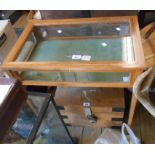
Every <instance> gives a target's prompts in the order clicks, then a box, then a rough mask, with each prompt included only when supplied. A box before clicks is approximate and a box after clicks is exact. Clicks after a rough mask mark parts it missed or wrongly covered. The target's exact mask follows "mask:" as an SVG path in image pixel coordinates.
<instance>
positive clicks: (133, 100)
mask: <svg viewBox="0 0 155 155" xmlns="http://www.w3.org/2000/svg"><path fill="white" fill-rule="evenodd" d="M136 105H137V98H136V96H135V95H134V93H132V98H131V105H130V110H129V117H128V125H129V126H130V125H131V124H132V120H133V116H134V113H135V109H136Z"/></svg>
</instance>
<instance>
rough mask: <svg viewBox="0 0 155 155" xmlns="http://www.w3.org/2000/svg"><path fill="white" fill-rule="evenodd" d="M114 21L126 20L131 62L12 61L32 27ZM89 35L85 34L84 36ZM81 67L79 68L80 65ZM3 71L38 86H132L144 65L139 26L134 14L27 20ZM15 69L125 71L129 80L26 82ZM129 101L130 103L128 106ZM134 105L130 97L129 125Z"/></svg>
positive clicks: (3, 66) (24, 82) (4, 64)
mask: <svg viewBox="0 0 155 155" xmlns="http://www.w3.org/2000/svg"><path fill="white" fill-rule="evenodd" d="M107 22H108V23H117V22H129V24H130V33H131V38H132V44H133V51H134V56H135V61H134V63H132V64H129V63H127V62H121V61H120V62H119V61H117V62H116V61H108V62H106V61H104V62H101V61H100V62H15V61H14V60H15V59H16V57H17V55H18V54H19V52H20V50H21V48H22V47H23V45H24V43H25V42H26V40H27V39H28V37H29V35H30V33H31V32H32V30H33V27H34V26H54V25H74V24H75V25H76V24H79V25H80V24H91V23H92V24H95V23H107ZM88 37H89V36H88ZM81 66H82V67H81ZM1 67H2V68H3V69H4V70H7V71H10V72H11V74H12V75H13V76H14V77H16V78H17V79H19V80H20V81H21V82H22V83H23V85H39V86H71V87H72V86H74V87H82V86H83V87H116V88H117V87H118V88H119V87H121V88H132V86H133V84H134V81H135V79H136V78H137V76H138V74H139V73H140V72H142V71H143V69H144V67H145V61H144V55H143V49H142V45H141V39H140V33H139V26H138V21H137V17H136V16H123V17H103V18H80V19H61V20H30V21H29V22H28V24H27V26H26V28H25V29H24V31H23V33H22V34H21V36H20V37H19V39H18V40H17V42H16V44H15V45H14V47H13V48H12V50H11V51H10V53H9V54H8V56H7V57H6V59H5V61H4V63H3V65H2V66H1ZM17 71H45V72H46V71H58V72H63V71H64V72H65V71H66V72H129V73H130V82H126V83H125V82H113V83H110V82H108V83H104V82H99V83H98V82H60V81H58V82H52V81H27V80H23V79H22V78H21V77H20V75H19V74H18V72H17ZM132 104H133V105H132ZM134 106H135V99H134V96H133V98H132V103H131V108H130V115H132V116H130V117H129V124H131V121H132V118H133V113H134V109H135V108H133V107H134Z"/></svg>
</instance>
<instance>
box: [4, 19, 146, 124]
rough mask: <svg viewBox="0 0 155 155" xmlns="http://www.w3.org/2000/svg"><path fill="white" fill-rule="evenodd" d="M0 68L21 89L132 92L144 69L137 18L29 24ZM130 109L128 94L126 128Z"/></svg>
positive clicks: (65, 20) (133, 99)
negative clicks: (85, 89)
mask: <svg viewBox="0 0 155 155" xmlns="http://www.w3.org/2000/svg"><path fill="white" fill-rule="evenodd" d="M2 68H3V69H4V70H7V71H9V72H10V73H11V74H12V75H13V76H14V77H16V78H17V79H19V80H20V81H21V82H22V83H23V85H39V86H67V87H114V88H132V86H133V83H134V81H135V79H136V77H137V76H138V74H139V73H140V72H141V71H142V70H143V69H144V56H143V50H142V45H141V40H140V34H139V27H138V21H137V17H136V16H124V17H104V18H82V19H61V20H30V21H29V22H28V24H27V26H26V28H25V30H24V31H23V33H22V34H21V36H20V37H19V39H18V41H17V42H16V44H15V45H14V47H13V48H12V50H11V51H10V53H9V54H8V56H7V58H6V59H5V61H4V63H3V65H2ZM135 106H136V98H135V97H134V95H132V100H131V106H130V114H129V120H128V123H129V124H131V121H132V118H133V114H134V110H135Z"/></svg>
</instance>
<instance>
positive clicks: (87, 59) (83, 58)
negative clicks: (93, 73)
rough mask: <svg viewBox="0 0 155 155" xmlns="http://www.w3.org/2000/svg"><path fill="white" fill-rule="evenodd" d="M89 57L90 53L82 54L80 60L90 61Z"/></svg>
mask: <svg viewBox="0 0 155 155" xmlns="http://www.w3.org/2000/svg"><path fill="white" fill-rule="evenodd" d="M90 59H91V56H90V55H83V56H82V57H81V60H84V61H90Z"/></svg>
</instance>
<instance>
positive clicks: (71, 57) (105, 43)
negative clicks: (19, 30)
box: [16, 22, 134, 63]
mask: <svg viewBox="0 0 155 155" xmlns="http://www.w3.org/2000/svg"><path fill="white" fill-rule="evenodd" d="M33 40H35V41H33ZM28 43H29V44H28ZM25 44H28V45H27V47H28V46H30V44H33V45H31V49H30V50H29V51H30V52H25V50H24V49H22V51H21V52H20V55H24V53H29V54H28V55H29V56H28V57H26V58H27V59H26V61H82V62H83V61H126V62H129V63H130V62H133V61H134V54H133V47H132V40H131V36H130V27H129V23H127V22H126V23H98V24H83V25H82V24H77V25H63V26H59V25H57V26H42V27H40V26H35V27H34V28H33V31H32V33H31V35H30V37H29V39H28V41H27V42H26V43H25ZM25 46H26V45H24V47H23V48H25ZM32 47H33V49H32ZM27 50H28V48H27ZM22 53H23V54H22ZM20 55H19V56H18V57H20ZM18 57H17V59H16V61H23V60H21V59H19V58H18ZM24 58H25V56H24ZM24 61H25V60H24Z"/></svg>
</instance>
